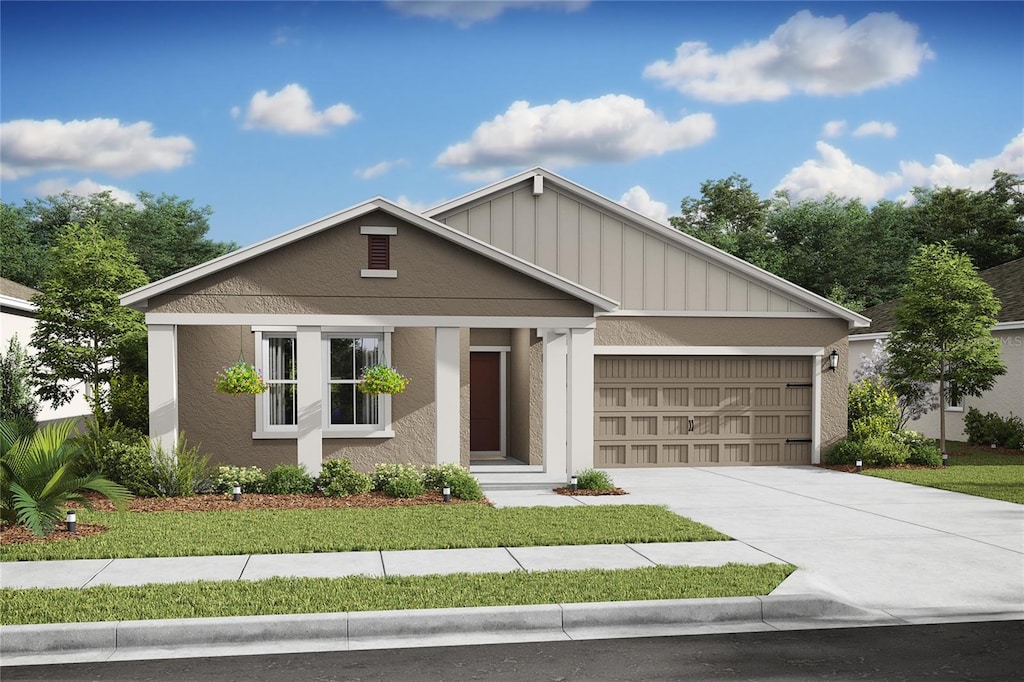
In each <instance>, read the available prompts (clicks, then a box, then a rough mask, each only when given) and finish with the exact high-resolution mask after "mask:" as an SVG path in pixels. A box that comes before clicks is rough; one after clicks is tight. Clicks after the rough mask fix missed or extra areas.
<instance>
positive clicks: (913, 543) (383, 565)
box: [0, 467, 1024, 664]
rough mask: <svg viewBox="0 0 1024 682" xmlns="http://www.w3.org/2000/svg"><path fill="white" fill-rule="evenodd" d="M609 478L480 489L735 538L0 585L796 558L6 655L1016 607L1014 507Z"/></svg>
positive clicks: (778, 480) (46, 575) (718, 471)
mask: <svg viewBox="0 0 1024 682" xmlns="http://www.w3.org/2000/svg"><path fill="white" fill-rule="evenodd" d="M611 473H612V476H613V478H614V480H615V483H616V484H617V485H618V486H620V487H622V488H624V489H626V490H627V491H629V492H630V494H629V495H627V496H614V497H575V498H570V497H564V496H559V495H556V494H554V493H552V492H550V491H547V490H536V489H534V490H522V491H510V490H495V491H487V496H488V498H489V499H490V500H491V501H492V502H494V503H495V505H496V506H499V507H501V506H532V505H550V506H565V505H579V504H583V505H607V504H658V505H665V506H667V507H668V508H670V509H671V510H672V511H674V512H676V513H679V514H681V515H683V516H687V517H689V518H691V519H693V520H695V521H699V522H702V523H705V524H707V525H709V526H711V527H713V528H715V529H717V530H719V531H721V532H723V533H725V534H727V535H730V536H731V537H732V538H734V540H732V541H729V542H710V543H654V544H630V545H609V546H604V545H600V546H565V547H523V548H509V549H505V548H501V549H471V550H420V551H412V552H349V553H335V554H301V555H271V556H266V555H260V556H227V557H196V558H183V559H114V560H83V561H62V562H31V563H29V562H26V563H2V564H0V572H2V584H3V586H4V587H12V588H21V587H56V586H70V587H84V586H93V585H99V584H111V585H127V584H141V583H151V582H180V581H182V580H199V579H205V580H235V579H239V580H257V579H260V578H266V577H269V576H274V575H281V576H325V577H332V576H341V575H353V574H362V575H377V576H382V575H423V574H429V573H452V572H467V571H477V572H493V571H510V570H530V571H540V570H550V569H555V568H572V569H576V568H627V567H638V566H650V565H654V564H665V565H719V564H722V563H726V562H730V561H733V562H743V563H765V562H770V561H777V562H786V563H791V564H794V565H796V566H797V567H798V568H799V570H798V571H797V572H796V573H794V574H793V575H792V576H790V578H789V579H787V580H786V581H785V582H784V583H783V584H782V585H780V586H779V588H778V589H776V591H775V592H773V593H772V595H769V596H768V597H760V598H757V597H749V598H737V599H720V600H713V599H712V600H679V601H665V602H632V603H619V604H616V603H607V604H560V605H559V604H552V605H542V606H535V607H499V608H488V609H443V610H437V611H422V612H421V611H392V612H380V613H371V614H312V615H306V616H302V615H294V616H260V617H255V618H226V619H201V620H194V621H148V622H147V621H140V622H134V623H133V622H121V623H96V624H83V625H53V626H15V627H11V626H7V627H4V628H2V634H3V638H2V640H0V643H2V649H0V651H2V653H3V663H5V664H14V663H19V664H29V663H45V662H55V661H60V660H64V661H67V660H118V659H131V658H155V657H161V656H163V657H177V656H200V655H218V654H222V655H227V654H239V653H245V652H249V651H252V652H254V653H255V652H261V653H268V652H273V651H286V650H287V651H300V650H332V649H333V650H337V649H356V648H370V647H397V646H428V645H444V644H465V643H485V642H507V641H539V640H544V639H579V638H587V637H625V636H644V635H653V634H681V633H693V632H708V631H719V632H720V631H734V632H735V631H743V630H757V629H780V628H782V629H785V628H789V629H792V628H801V627H837V626H850V625H865V624H890V625H892V624H902V623H923V622H941V621H947V620H949V621H956V620H960V621H967V620H989V619H1007V618H1012V619H1024V505H1016V504H1011V503H1008V502H999V501H995V500H988V499H984V498H978V497H971V496H967V495H961V494H958V493H950V492H945V491H941V490H935V489H932V488H923V487H918V486H912V485H907V484H902V483H895V482H892V481H886V480H883V479H877V478H871V477H868V476H856V475H852V474H844V473H839V472H835V471H829V470H825V469H819V468H816V467H757V468H755V467H750V468H744V467H735V468H713V469H712V468H708V469H700V468H686V469H657V470H654V469H620V470H614V471H612V472H611ZM1022 485H1024V482H1022ZM274 633H277V634H274Z"/></svg>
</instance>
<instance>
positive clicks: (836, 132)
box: [821, 121, 846, 137]
mask: <svg viewBox="0 0 1024 682" xmlns="http://www.w3.org/2000/svg"><path fill="white" fill-rule="evenodd" d="M845 132H846V121H829V122H828V123H826V124H825V127H824V128H822V129H821V134H822V135H823V136H825V137H839V136H841V135H842V134H843V133H845Z"/></svg>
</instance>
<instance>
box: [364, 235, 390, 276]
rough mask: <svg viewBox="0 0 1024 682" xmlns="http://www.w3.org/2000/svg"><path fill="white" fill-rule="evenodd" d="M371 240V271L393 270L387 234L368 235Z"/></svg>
mask: <svg viewBox="0 0 1024 682" xmlns="http://www.w3.org/2000/svg"><path fill="white" fill-rule="evenodd" d="M367 239H368V240H369V244H370V250H369V263H368V265H367V267H368V268H369V269H370V270H389V269H390V268H391V248H390V243H389V241H388V239H389V238H388V236H387V235H386V234H371V235H367Z"/></svg>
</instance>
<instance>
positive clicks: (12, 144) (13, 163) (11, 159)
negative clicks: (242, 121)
mask: <svg viewBox="0 0 1024 682" xmlns="http://www.w3.org/2000/svg"><path fill="white" fill-rule="evenodd" d="M193 150H195V145H194V144H193V143H192V140H190V139H188V138H187V137H185V136H183V135H178V136H174V137H155V136H154V135H153V124H152V123H149V122H148V121H139V122H138V123H132V124H124V123H121V121H119V120H118V119H116V118H94V119H90V120H88V121H79V120H74V121H67V122H64V121H58V120H55V119H47V120H45V121H35V120H30V119H19V120H16V121H9V122H7V123H4V124H0V178H2V179H4V180H15V179H17V178H20V177H24V176H26V175H33V174H35V173H39V172H42V171H49V170H78V171H102V172H105V173H110V174H111V175H115V176H119V177H124V176H128V175H134V174H136V173H142V172H144V171H150V170H168V169H171V168H178V167H179V166H183V165H185V164H186V163H188V162H189V161H191V158H192V152H193Z"/></svg>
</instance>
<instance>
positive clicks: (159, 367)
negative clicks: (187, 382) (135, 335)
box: [146, 324, 178, 452]
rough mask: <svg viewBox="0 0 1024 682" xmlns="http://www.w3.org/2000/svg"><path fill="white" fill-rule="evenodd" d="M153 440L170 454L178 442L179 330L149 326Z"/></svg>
mask: <svg viewBox="0 0 1024 682" xmlns="http://www.w3.org/2000/svg"><path fill="white" fill-rule="evenodd" d="M147 326H148V329H147V330H146V331H147V346H148V352H149V437H150V439H151V440H154V441H157V442H159V443H160V444H161V445H162V446H163V448H164V450H165V451H166V452H174V446H175V444H176V443H177V441H178V328H177V327H175V326H174V325H169V324H160V325H153V324H151V325H147Z"/></svg>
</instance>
